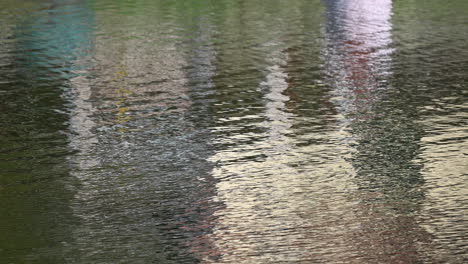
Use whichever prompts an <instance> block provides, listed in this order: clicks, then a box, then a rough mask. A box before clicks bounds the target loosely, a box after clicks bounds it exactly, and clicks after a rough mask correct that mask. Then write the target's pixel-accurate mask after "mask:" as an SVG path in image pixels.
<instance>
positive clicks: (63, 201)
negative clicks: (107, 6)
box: [0, 1, 92, 263]
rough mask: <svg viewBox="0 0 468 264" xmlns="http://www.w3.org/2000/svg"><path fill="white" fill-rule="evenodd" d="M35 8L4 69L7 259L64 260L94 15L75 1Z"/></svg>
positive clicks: (21, 23)
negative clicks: (73, 143) (74, 123)
mask: <svg viewBox="0 0 468 264" xmlns="http://www.w3.org/2000/svg"><path fill="white" fill-rule="evenodd" d="M22 7H23V8H24V6H22ZM30 7H31V8H34V9H35V10H36V11H37V12H35V13H34V14H33V15H29V16H26V17H24V18H21V19H18V21H16V23H17V24H16V26H15V27H13V28H14V29H13V30H12V31H11V36H12V39H13V40H14V41H13V42H12V43H11V45H9V44H10V43H7V45H6V46H7V47H8V46H9V48H10V49H9V50H6V51H4V52H5V53H3V54H2V55H4V56H5V57H6V58H9V60H8V62H7V64H6V65H4V67H2V68H1V70H0V71H1V73H0V76H2V77H1V78H2V82H1V83H2V86H1V90H2V92H3V94H2V96H1V103H0V104H1V105H2V106H6V107H5V109H3V110H4V111H1V115H2V118H1V120H2V125H1V127H2V132H3V133H5V134H3V133H2V137H1V140H2V144H1V146H2V147H1V150H2V157H1V165H0V167H1V169H2V170H1V176H2V183H1V185H2V186H4V188H2V191H1V197H0V200H1V201H2V204H3V206H2V212H0V215H1V216H2V217H1V221H2V224H1V225H0V226H1V228H2V231H1V232H2V241H1V242H0V244H1V248H2V250H1V252H0V255H1V256H0V259H2V261H6V263H24V262H47V263H63V262H64V261H65V259H64V256H63V254H62V253H61V252H63V250H65V248H66V245H67V244H69V243H71V242H72V238H70V237H69V236H68V234H69V233H70V230H72V229H73V226H74V225H75V224H77V219H76V218H75V217H73V214H72V211H71V210H70V208H69V203H70V201H71V199H72V193H71V191H72V190H71V189H70V184H69V183H70V178H69V170H70V168H69V167H68V166H67V161H66V159H65V157H66V156H67V155H70V154H71V151H70V150H69V149H68V147H67V140H68V138H67V132H66V131H67V130H68V128H67V124H68V118H69V111H68V110H69V109H68V102H67V99H68V98H70V96H71V93H72V92H71V87H70V83H69V79H70V78H73V77H74V76H76V75H77V73H76V72H77V71H78V70H80V69H81V68H82V67H83V65H81V64H80V63H77V61H78V59H79V57H80V56H82V55H83V54H86V53H87V52H88V48H89V42H88V41H89V36H88V33H89V31H90V30H91V29H92V26H91V22H90V21H91V20H92V14H90V13H88V9H87V6H86V5H69V2H67V1H54V2H50V3H43V4H35V5H33V4H31V5H30ZM8 22H9V21H8V20H7V21H6V23H8ZM2 24H3V23H2ZM38 29H40V30H38ZM0 46H2V47H4V46H3V42H2V44H1V45H0ZM5 168H9V169H6V170H5ZM3 210H5V211H3ZM44 234H47V235H44Z"/></svg>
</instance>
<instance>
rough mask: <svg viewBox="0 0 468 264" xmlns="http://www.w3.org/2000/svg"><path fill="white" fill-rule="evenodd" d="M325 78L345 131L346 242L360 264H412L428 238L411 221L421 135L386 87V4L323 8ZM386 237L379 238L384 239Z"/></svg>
mask: <svg viewBox="0 0 468 264" xmlns="http://www.w3.org/2000/svg"><path fill="white" fill-rule="evenodd" d="M326 4H327V8H328V9H327V36H328V41H329V43H328V48H327V50H326V52H325V59H326V60H327V65H328V66H327V74H328V76H329V77H330V82H331V84H332V85H333V87H334V90H333V91H332V93H333V94H334V98H333V99H332V100H333V101H334V102H335V104H336V105H337V107H338V108H339V110H340V112H341V113H342V114H343V116H344V118H343V126H344V127H345V129H346V130H349V131H350V132H351V135H352V138H353V143H352V145H353V146H354V148H355V153H354V154H353V155H352V158H351V162H352V164H353V167H354V168H355V170H356V174H357V175H356V184H357V185H358V190H357V192H356V194H355V195H353V199H358V201H359V202H358V206H357V207H356V208H355V215H356V217H357V220H358V221H359V222H360V227H359V229H357V230H356V232H355V234H354V235H353V236H351V237H350V238H349V239H350V240H349V243H352V244H353V245H354V247H355V248H356V249H357V250H358V252H359V255H360V256H361V258H362V261H366V262H369V263H375V262H385V263H417V262H419V261H421V258H422V257H421V256H420V248H419V245H420V244H421V243H422V242H427V240H428V239H429V236H428V233H427V232H426V231H424V230H423V229H422V228H421V227H420V226H419V225H418V222H417V219H415V214H416V212H418V211H419V210H420V204H421V201H422V200H423V199H424V193H423V192H422V191H421V190H420V187H421V184H422V177H421V174H420V169H421V165H420V164H418V163H417V162H415V160H416V159H417V155H418V153H419V145H418V142H419V141H420V139H421V129H420V128H419V126H418V124H417V123H415V122H414V120H413V118H414V117H413V116H412V112H413V111H414V110H412V109H410V108H408V107H401V106H400V105H399V103H398V102H399V97H398V94H395V93H393V92H392V88H391V87H390V84H389V83H388V81H389V78H390V70H389V69H390V66H391V57H390V56H391V52H392V48H391V30H392V25H391V22H390V18H391V12H392V1H391V0H378V1H374V0H341V1H326ZM383 234H385V235H383Z"/></svg>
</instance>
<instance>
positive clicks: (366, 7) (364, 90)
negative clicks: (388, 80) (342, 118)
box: [326, 0, 392, 118]
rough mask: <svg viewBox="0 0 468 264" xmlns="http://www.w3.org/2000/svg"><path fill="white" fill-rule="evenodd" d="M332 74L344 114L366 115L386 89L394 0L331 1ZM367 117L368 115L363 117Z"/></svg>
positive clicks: (329, 19)
mask: <svg viewBox="0 0 468 264" xmlns="http://www.w3.org/2000/svg"><path fill="white" fill-rule="evenodd" d="M327 4H328V21H327V22H328V24H327V29H328V33H329V36H328V41H329V47H330V48H331V49H329V50H328V52H327V58H326V60H327V63H328V69H329V75H330V77H331V79H332V83H334V86H335V95H336V96H338V97H340V98H339V99H338V104H339V106H340V108H341V111H343V112H345V113H350V112H355V111H357V112H363V111H364V112H366V111H367V109H369V108H370V107H371V106H372V104H374V103H375V101H376V100H377V101H378V98H377V97H376V93H375V91H376V90H378V89H380V88H382V87H384V86H385V85H382V81H384V80H385V77H386V76H387V75H388V74H389V62H390V57H389V56H388V55H389V54H390V53H391V52H392V49H391V48H390V44H391V29H392V24H391V22H390V18H391V14H392V1H391V0H340V1H328V2H327ZM360 118H366V116H360Z"/></svg>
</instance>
